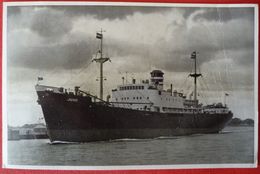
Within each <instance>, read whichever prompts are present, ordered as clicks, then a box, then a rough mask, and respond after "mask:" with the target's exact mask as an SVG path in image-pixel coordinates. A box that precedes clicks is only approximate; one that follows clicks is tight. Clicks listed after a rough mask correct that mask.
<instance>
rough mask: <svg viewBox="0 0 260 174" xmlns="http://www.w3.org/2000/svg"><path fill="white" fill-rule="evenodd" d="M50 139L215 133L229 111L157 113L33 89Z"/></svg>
mask: <svg viewBox="0 0 260 174" xmlns="http://www.w3.org/2000/svg"><path fill="white" fill-rule="evenodd" d="M37 94H38V98H39V99H38V102H39V104H40V105H41V107H42V110H43V114H44V118H45V121H46V126H47V131H48V136H49V138H50V141H51V142H53V141H68V142H89V141H106V140H113V139H123V138H135V139H145V138H155V137H161V136H178V135H189V134H197V133H218V132H219V131H220V130H221V129H223V128H224V127H225V125H226V123H227V122H228V121H229V120H230V119H231V118H232V115H233V114H232V113H231V112H230V113H226V114H206V113H187V114H184V113H159V112H151V111H140V110H133V109H126V108H118V107H111V106H109V105H107V104H105V103H103V102H100V103H97V102H92V101H91V98H90V97H89V96H77V95H73V94H71V95H70V94H60V93H55V92H53V91H41V90H38V91H37Z"/></svg>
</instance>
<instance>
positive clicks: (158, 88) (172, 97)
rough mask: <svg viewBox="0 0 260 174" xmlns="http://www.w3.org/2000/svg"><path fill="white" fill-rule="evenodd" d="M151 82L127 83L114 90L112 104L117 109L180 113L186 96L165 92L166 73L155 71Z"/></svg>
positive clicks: (134, 81) (175, 92)
mask: <svg viewBox="0 0 260 174" xmlns="http://www.w3.org/2000/svg"><path fill="white" fill-rule="evenodd" d="M150 75H151V76H150V81H149V80H143V81H141V82H140V83H136V80H135V79H133V80H132V83H126V84H124V83H123V84H122V85H119V86H117V88H116V89H113V90H112V98H111V103H113V106H115V107H122V108H129V109H136V110H143V111H156V112H180V111H181V110H182V109H183V108H184V100H185V96H184V95H183V94H182V93H179V92H177V91H174V92H173V91H172V86H171V89H169V90H164V89H163V81H164V77H163V75H164V73H163V72H162V71H161V70H153V71H152V72H151V73H150Z"/></svg>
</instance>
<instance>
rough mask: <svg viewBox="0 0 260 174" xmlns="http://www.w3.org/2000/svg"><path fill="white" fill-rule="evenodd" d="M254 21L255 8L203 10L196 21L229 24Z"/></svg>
mask: <svg viewBox="0 0 260 174" xmlns="http://www.w3.org/2000/svg"><path fill="white" fill-rule="evenodd" d="M241 18H244V19H247V20H250V21H253V20H254V9H253V8H203V9H201V12H200V13H198V14H197V15H196V16H195V17H194V20H195V21H199V20H207V21H220V22H228V21H230V20H234V19H241Z"/></svg>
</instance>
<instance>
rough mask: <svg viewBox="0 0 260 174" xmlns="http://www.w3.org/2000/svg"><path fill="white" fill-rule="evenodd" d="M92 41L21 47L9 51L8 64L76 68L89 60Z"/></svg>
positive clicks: (44, 67)
mask: <svg viewBox="0 0 260 174" xmlns="http://www.w3.org/2000/svg"><path fill="white" fill-rule="evenodd" d="M91 43H93V41H90V40H88V41H81V42H76V43H68V44H64V45H55V46H53V45H50V46H39V47H23V48H21V49H19V50H17V51H16V50H15V49H14V50H12V52H13V51H16V53H15V54H12V52H9V53H8V54H9V55H10V57H9V59H8V61H7V62H8V64H9V65H12V66H22V67H29V68H30V69H40V70H41V69H46V70H50V69H54V68H59V69H76V68H79V67H82V65H84V64H86V62H89V61H90V60H91V58H92V55H93V50H95V49H96V48H95V49H94V46H93V45H92V44H91Z"/></svg>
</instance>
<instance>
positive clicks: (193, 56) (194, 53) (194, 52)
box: [190, 51, 196, 59]
mask: <svg viewBox="0 0 260 174" xmlns="http://www.w3.org/2000/svg"><path fill="white" fill-rule="evenodd" d="M190 58H191V59H196V51H193V52H192V54H191V57H190Z"/></svg>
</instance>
